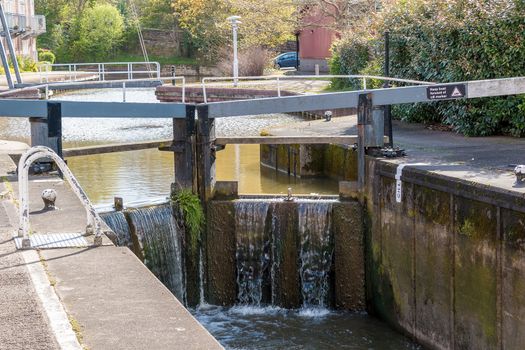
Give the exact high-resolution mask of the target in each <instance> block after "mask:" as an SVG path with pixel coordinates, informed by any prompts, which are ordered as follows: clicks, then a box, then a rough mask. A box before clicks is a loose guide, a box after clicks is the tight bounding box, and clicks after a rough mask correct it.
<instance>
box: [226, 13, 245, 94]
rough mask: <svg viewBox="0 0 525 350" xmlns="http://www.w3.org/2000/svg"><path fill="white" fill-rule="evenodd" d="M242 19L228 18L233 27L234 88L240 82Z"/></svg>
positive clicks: (238, 17) (236, 17) (237, 17)
mask: <svg viewBox="0 0 525 350" xmlns="http://www.w3.org/2000/svg"><path fill="white" fill-rule="evenodd" d="M239 19H241V16H231V17H228V18H227V20H228V21H229V22H230V24H231V25H232V30H233V86H235V87H237V83H238V81H239V79H238V78H239V59H238V57H237V29H238V28H239V24H241V23H242V22H241V21H239Z"/></svg>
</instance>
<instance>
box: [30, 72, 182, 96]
mask: <svg viewBox="0 0 525 350" xmlns="http://www.w3.org/2000/svg"><path fill="white" fill-rule="evenodd" d="M175 80H180V81H181V84H182V85H181V88H182V96H181V97H182V99H181V102H182V103H185V102H186V77H184V76H180V77H158V78H144V79H132V80H128V79H122V80H111V81H110V82H111V84H121V85H122V96H123V98H122V102H126V90H127V89H128V88H129V87H127V84H129V83H133V82H141V81H144V82H147V81H153V82H156V81H160V82H163V81H175ZM78 83H79V82H57V83H47V84H40V85H32V86H28V87H25V88H22V89H20V91H22V90H26V89H45V99H46V100H48V99H49V90H50V88H51V89H52V88H60V87H68V86H74V85H77V84H78ZM99 84H100V82H99V81H83V82H82V85H93V86H94V88H96V86H97V85H99Z"/></svg>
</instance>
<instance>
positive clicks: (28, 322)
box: [0, 156, 58, 350]
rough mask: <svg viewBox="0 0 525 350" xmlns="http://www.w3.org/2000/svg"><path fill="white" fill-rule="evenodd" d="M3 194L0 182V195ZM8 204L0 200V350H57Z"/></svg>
mask: <svg viewBox="0 0 525 350" xmlns="http://www.w3.org/2000/svg"><path fill="white" fill-rule="evenodd" d="M1 158H2V157H1V156H0V164H1V161H2V159H1ZM0 172H1V171H0ZM0 175H1V174H0ZM6 190H7V189H6V186H5V184H3V183H1V182H0V194H1V193H5V191H6ZM8 202H9V197H8V196H7V195H5V196H3V197H0V349H6V350H7V349H9V350H17V349H20V350H22V349H24V350H25V349H34V350H52V349H58V344H57V342H56V340H55V337H54V334H53V332H52V331H51V328H50V326H49V323H48V319H47V316H46V314H45V311H44V310H43V308H42V305H41V303H40V299H39V298H38V295H37V294H36V291H35V289H34V287H33V284H32V281H31V277H30V276H29V272H28V270H27V268H26V266H25V261H24V258H23V257H22V255H21V253H20V252H18V251H17V250H16V248H15V244H14V242H13V240H12V234H13V232H14V230H15V228H14V227H13V226H12V225H11V221H10V219H9V215H8V213H7V209H8V208H7V206H6V204H7V203H8Z"/></svg>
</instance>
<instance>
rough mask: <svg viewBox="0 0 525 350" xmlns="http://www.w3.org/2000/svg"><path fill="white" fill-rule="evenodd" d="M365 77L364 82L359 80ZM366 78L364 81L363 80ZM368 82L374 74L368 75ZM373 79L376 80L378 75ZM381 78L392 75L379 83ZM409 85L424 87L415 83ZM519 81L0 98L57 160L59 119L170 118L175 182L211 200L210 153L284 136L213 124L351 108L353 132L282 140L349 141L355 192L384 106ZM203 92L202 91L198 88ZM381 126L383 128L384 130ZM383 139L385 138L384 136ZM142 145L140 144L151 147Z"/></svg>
mask: <svg viewBox="0 0 525 350" xmlns="http://www.w3.org/2000/svg"><path fill="white" fill-rule="evenodd" d="M364 78H366V77H364ZM368 78H370V77H368ZM372 78H373V77H372ZM376 78H377V77H376ZM383 79H385V80H388V79H392V78H383ZM413 83H420V84H421V83H422V82H416V81H413ZM524 90H525V78H521V77H517V78H507V79H494V80H482V81H468V82H458V83H447V84H433V83H432V84H431V83H429V84H428V85H418V86H407V87H398V88H384V89H373V90H360V91H351V92H336V93H324V94H316V95H301V96H277V97H267V98H257V99H246V100H237V101H226V102H210V103H203V104H188V103H173V102H169V103H160V104H156V103H126V102H73V101H60V100H56V101H52V102H51V101H38V100H24V101H22V100H2V99H0V110H2V114H3V116H7V117H22V118H30V121H31V135H32V142H31V143H32V146H36V145H42V146H47V147H49V148H51V149H52V150H54V151H55V152H57V154H59V155H62V154H63V150H62V145H61V137H62V130H61V119H62V118H97V117H105V118H169V119H172V120H173V140H172V143H171V145H169V146H167V145H165V144H163V149H164V150H170V151H173V152H175V153H176V154H177V156H176V157H175V183H177V184H178V185H179V186H180V187H182V188H192V189H194V190H198V192H199V193H200V195H201V197H202V199H208V198H210V196H211V194H212V193H213V187H214V182H215V179H214V174H215V171H214V167H215V164H214V154H215V152H216V151H217V150H218V149H219V148H220V147H221V146H224V145H225V144H228V143H235V142H238V143H261V144H269V143H273V142H275V143H283V142H284V141H285V140H283V137H281V138H280V139H273V140H272V137H271V136H270V137H257V138H243V139H239V138H230V139H221V138H219V139H217V137H216V136H215V125H214V121H215V119H217V118H228V117H234V116H243V115H257V114H268V113H294V112H304V111H319V110H325V111H329V110H334V109H345V108H355V109H357V111H358V113H357V114H358V127H357V130H358V132H357V134H356V135H349V136H347V137H345V138H341V139H339V140H337V139H335V138H331V139H330V140H329V139H328V138H326V137H324V138H323V137H320V138H319V139H318V140H317V141H316V140H315V139H312V138H311V137H309V138H305V139H301V138H300V137H298V138H296V139H294V140H293V138H291V140H293V141H288V142H285V143H292V142H293V143H324V142H328V141H330V143H332V142H333V143H339V144H341V143H348V144H356V148H357V151H358V159H359V165H358V173H359V178H358V182H359V187H360V188H363V186H364V183H365V177H366V169H365V154H366V150H367V149H368V148H377V147H383V146H384V145H385V140H387V141H388V140H389V139H391V138H392V134H391V130H388V129H389V125H390V124H389V120H386V121H385V118H384V111H383V109H384V107H385V106H389V105H393V104H403V103H415V102H435V101H444V100H456V99H466V98H480V97H491V96H505V95H515V94H520V93H524V92H525V91H524ZM204 91H205V90H204ZM385 126H386V128H385ZM385 136H386V139H385ZM157 145H160V143H159V144H157V143H147V146H145V147H151V146H157Z"/></svg>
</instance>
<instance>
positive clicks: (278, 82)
mask: <svg viewBox="0 0 525 350" xmlns="http://www.w3.org/2000/svg"><path fill="white" fill-rule="evenodd" d="M333 78H339V79H341V78H344V79H362V87H363V90H367V80H368V79H377V80H382V81H387V82H390V81H395V82H400V83H408V84H417V85H434V84H436V83H433V82H427V81H420V80H412V79H400V78H393V77H382V76H376V75H293V76H287V75H266V76H248V77H238V78H235V77H206V78H202V81H201V86H202V93H203V96H204V103H208V98H207V94H206V82H211V81H225V83H218V84H214V85H216V86H217V85H219V86H229V85H230V83H227V82H228V81H231V82H232V85H233V86H234V87H236V86H237V85H238V82H237V83H236V82H235V79H237V80H249V81H251V82H250V84H252V85H262V84H264V83H259V82H255V81H256V80H265V81H267V80H275V82H276V86H277V96H278V97H281V81H283V80H301V79H303V80H305V79H310V80H317V79H333ZM254 80H255V81H254Z"/></svg>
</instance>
